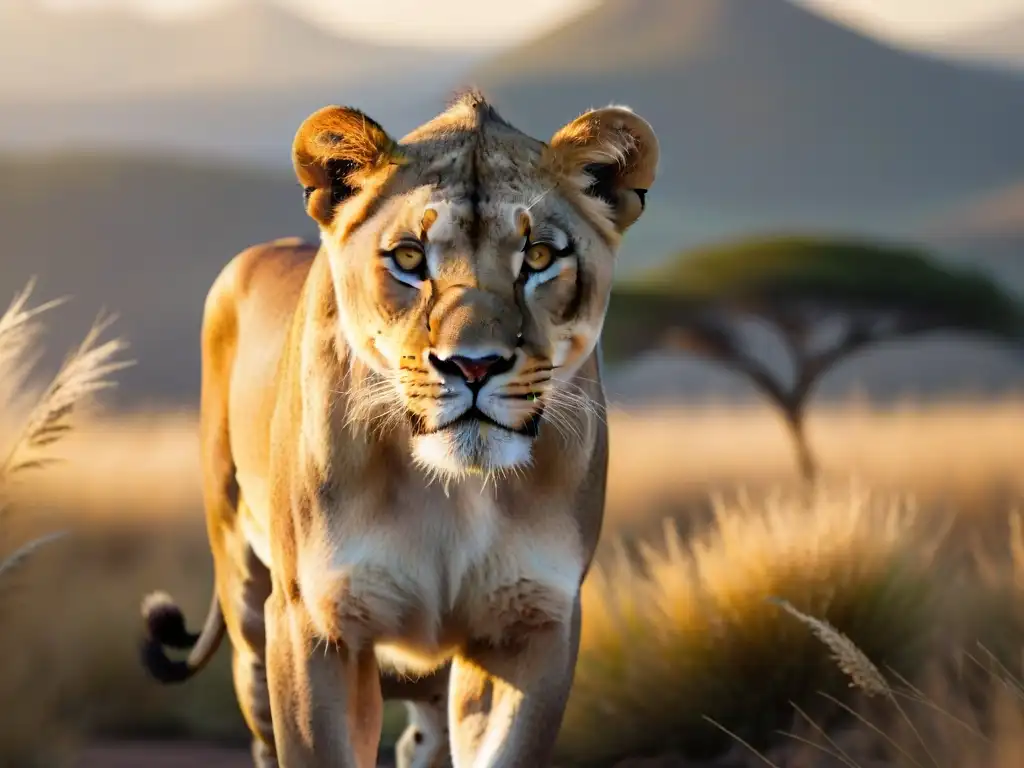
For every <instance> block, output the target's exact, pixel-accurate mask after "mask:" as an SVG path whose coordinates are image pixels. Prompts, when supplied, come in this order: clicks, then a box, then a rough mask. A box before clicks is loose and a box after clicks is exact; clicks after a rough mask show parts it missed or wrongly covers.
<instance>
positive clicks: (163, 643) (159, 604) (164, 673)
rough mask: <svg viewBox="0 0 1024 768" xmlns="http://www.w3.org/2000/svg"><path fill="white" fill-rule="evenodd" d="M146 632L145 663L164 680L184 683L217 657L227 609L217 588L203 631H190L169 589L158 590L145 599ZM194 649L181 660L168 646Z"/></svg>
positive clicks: (143, 615) (143, 642)
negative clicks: (215, 654)
mask: <svg viewBox="0 0 1024 768" xmlns="http://www.w3.org/2000/svg"><path fill="white" fill-rule="evenodd" d="M142 620H143V622H144V624H145V635H144V637H143V639H142V664H143V666H145V667H146V670H147V671H148V672H149V674H150V675H152V676H153V677H154V678H156V679H157V680H159V681H160V682H161V683H182V682H184V681H186V680H188V679H189V678H190V677H192V676H193V675H194V674H196V673H197V672H199V671H200V670H202V668H203V667H205V666H206V664H207V662H209V660H210V659H211V658H213V654H214V653H216V651H217V648H218V647H220V642H221V640H222V639H223V638H224V629H225V626H224V613H223V611H221V607H220V601H219V600H218V599H217V593H216V591H214V593H213V599H212V600H211V601H210V609H209V611H208V612H207V614H206V623H205V624H204V625H203V630H202V632H200V633H199V634H194V633H192V632H189V631H188V629H187V628H186V626H185V616H184V614H183V613H182V612H181V608H179V607H178V605H177V603H175V602H174V600H173V599H172V598H171V596H170V595H168V594H166V593H165V592H154V593H152V594H150V595H147V596H146V599H145V600H143V601H142ZM167 648H174V649H176V650H187V651H190V653H189V655H188V658H186V659H184V660H181V661H178V660H175V659H172V658H170V657H169V656H168V655H167V652H166V649H167Z"/></svg>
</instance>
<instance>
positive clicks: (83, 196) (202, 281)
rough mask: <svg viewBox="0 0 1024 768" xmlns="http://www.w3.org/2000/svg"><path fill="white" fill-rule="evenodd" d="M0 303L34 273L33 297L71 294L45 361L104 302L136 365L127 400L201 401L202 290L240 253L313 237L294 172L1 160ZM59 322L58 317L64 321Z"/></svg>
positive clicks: (51, 360) (148, 162)
mask: <svg viewBox="0 0 1024 768" xmlns="http://www.w3.org/2000/svg"><path fill="white" fill-rule="evenodd" d="M0 232H3V233H4V246H3V253H2V255H0V293H2V294H6V295H0V304H2V305H6V303H7V302H8V301H9V300H10V298H11V297H12V296H13V295H14V293H15V292H16V291H17V290H19V289H20V288H21V287H22V286H23V285H24V284H25V282H26V281H27V280H28V279H29V278H30V277H31V276H33V275H37V276H38V283H37V287H36V290H35V294H34V296H35V299H36V300H39V301H42V300H46V299H51V298H54V297H57V296H62V295H66V294H70V295H71V296H72V297H73V298H72V301H71V302H70V303H69V304H68V305H66V306H64V307H61V308H59V309H57V310H54V312H55V313H56V314H55V315H54V321H53V323H52V325H51V326H50V328H51V329H52V330H51V332H49V333H48V334H47V340H46V341H47V353H48V354H47V360H46V363H47V364H48V365H51V366H52V365H55V364H56V362H58V360H59V358H60V357H62V356H63V355H64V353H65V352H66V351H67V350H68V348H69V347H70V345H72V344H77V343H78V341H80V340H81V339H80V337H81V335H82V334H83V333H84V332H85V329H86V327H87V325H88V323H89V322H90V321H91V320H92V319H93V318H94V317H95V316H96V314H97V312H98V311H99V310H100V309H101V308H103V307H105V308H107V309H108V310H110V311H113V312H116V313H118V315H119V319H118V321H117V324H116V325H115V326H114V329H115V330H116V332H118V333H121V334H123V335H124V336H125V337H126V338H127V339H128V341H129V342H130V343H131V345H132V349H131V352H130V354H131V356H132V357H134V358H135V359H136V360H137V361H138V363H137V365H136V366H135V367H133V368H130V369H128V370H126V371H123V372H121V373H120V374H119V375H118V381H119V382H120V386H119V390H118V393H117V398H118V401H119V402H121V403H126V404H127V403H134V402H139V401H140V400H150V399H153V400H164V401H173V402H179V403H181V402H195V400H196V399H197V398H198V393H199V356H198V340H199V328H200V320H201V315H202V307H203V300H204V297H205V292H206V290H207V288H208V287H209V285H210V284H211V282H212V281H213V279H214V277H215V276H216V274H217V272H218V271H219V270H220V269H221V267H222V266H223V265H224V264H225V263H226V262H227V261H228V259H230V258H231V257H232V256H233V255H234V254H235V253H236V252H238V251H239V250H241V249H243V248H245V247H246V246H248V245H250V244H252V243H255V242H259V241H261V240H265V239H272V238H275V237H282V236H286V235H293V234H297V235H305V236H309V237H312V236H314V235H315V232H314V231H313V227H312V224H311V222H310V221H309V219H308V217H307V216H306V214H305V212H304V211H303V208H302V193H301V190H300V189H299V188H298V185H297V184H296V183H295V182H294V181H293V179H292V178H291V177H289V176H286V175H284V174H283V173H282V174H269V173H262V172H255V171H247V170H243V169H239V168H234V167H230V166H225V165H217V166H213V165H205V164H201V163H199V162H189V163H185V162H181V161H177V160H170V159H166V160H165V159H155V158H151V157H144V156H138V157H133V156H127V155H118V156H115V155H99V154H98V155H58V156H49V157H39V158H29V159H11V158H6V159H4V158H0ZM58 317H59V318H60V319H59V320H57V318H58Z"/></svg>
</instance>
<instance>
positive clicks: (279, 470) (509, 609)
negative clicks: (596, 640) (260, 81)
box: [145, 93, 658, 768]
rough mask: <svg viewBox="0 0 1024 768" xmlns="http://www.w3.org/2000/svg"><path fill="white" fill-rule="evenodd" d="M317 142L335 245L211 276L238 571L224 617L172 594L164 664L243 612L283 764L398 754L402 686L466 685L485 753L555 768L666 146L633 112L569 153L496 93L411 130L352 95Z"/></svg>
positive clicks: (256, 725)
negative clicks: (601, 342) (390, 724)
mask: <svg viewBox="0 0 1024 768" xmlns="http://www.w3.org/2000/svg"><path fill="white" fill-rule="evenodd" d="M293 161H294V167H295V171H296V174H297V176H298V179H299V182H300V183H301V185H302V187H303V188H304V190H305V199H306V209H307V211H308V213H309V215H310V216H311V217H312V218H313V219H314V220H316V222H317V224H318V225H319V228H320V232H321V244H320V246H319V248H314V247H308V246H302V245H299V244H297V243H294V242H281V241H279V242H276V243H270V244H265V245H262V246H257V247H255V248H251V249H249V250H247V251H245V252H243V253H242V254H240V255H238V256H237V257H235V259H234V260H233V261H232V262H231V263H230V264H228V266H227V267H225V269H224V271H223V272H222V273H221V275H220V276H219V277H218V278H217V280H216V282H215V283H214V285H213V287H212V289H211V290H210V293H209V296H208V298H207V302H206V308H205V313H204V319H203V331H202V403H201V440H202V466H203V483H204V495H205V505H206V511H207V522H208V533H209V539H210V545H211V548H212V550H213V556H214V562H215V572H216V591H215V595H214V598H213V602H212V605H211V608H210V612H209V616H208V619H207V622H206V626H205V627H204V629H203V631H202V633H201V634H200V635H192V634H190V633H188V632H187V631H186V629H185V623H184V620H183V618H182V616H181V613H180V611H178V609H177V608H175V607H174V605H173V603H171V602H170V601H169V599H168V598H166V597H161V598H158V599H150V600H149V601H148V602H147V604H146V609H145V614H146V621H147V627H148V636H147V640H146V643H145V655H146V659H147V663H148V666H149V668H150V670H151V671H152V672H153V673H154V675H156V676H157V677H158V678H159V679H163V680H168V681H170V680H181V679H184V678H186V677H188V676H190V675H191V674H193V673H194V672H195V671H197V670H198V669H200V668H201V667H202V666H203V665H204V664H205V663H206V661H207V660H208V659H209V658H210V656H211V655H212V653H213V652H214V650H215V649H216V646H217V644H218V642H219V640H220V638H221V636H222V635H223V633H224V630H225V628H226V630H227V633H228V635H229V636H230V638H231V644H232V647H233V651H234V677H235V685H236V690H237V693H238V699H239V703H240V705H241V709H242V711H243V713H244V715H245V718H246V721H247V723H248V724H249V727H250V728H251V730H252V733H253V736H254V756H255V758H256V761H257V764H258V765H260V766H273V765H281V766H285V768H307V767H312V766H325V767H326V766H330V767H331V768H342V767H345V766H347V767H353V768H354V767H355V766H359V767H360V768H369V766H374V765H376V759H377V748H378V740H379V736H380V729H381V711H382V698H383V696H384V695H387V696H389V697H393V698H401V699H407V700H413V701H424V702H430V701H435V702H436V701H442V700H444V699H443V696H444V693H445V691H447V720H448V722H447V724H446V726H447V728H448V730H449V731H450V734H449V737H448V745H449V748H450V750H451V757H452V760H453V763H454V765H455V766H457V768H469V767H470V766H473V767H474V768H484V767H485V766H501V767H502V768H512V767H513V766H519V767H522V768H539V767H541V766H545V765H549V764H550V760H551V757H552V752H553V749H554V743H555V738H556V735H557V733H558V730H559V726H560V724H561V720H562V715H563V710H564V708H565V704H566V699H567V696H568V693H569V688H570V685H571V683H572V679H573V670H574V667H575V661H576V654H577V648H578V642H579V628H580V602H579V593H580V585H581V583H582V581H583V579H584V576H585V575H586V573H587V569H588V568H589V566H590V563H591V559H592V556H593V553H594V549H595V546H596V544H597V540H598V535H599V533H600V529H601V521H602V516H603V507H604V495H605V477H606V468H607V456H608V436H607V428H606V425H605V421H604V415H605V414H604V396H603V392H602V386H601V368H600V363H599V352H598V339H599V337H600V334H601V328H602V323H603V320H604V316H605V312H606V307H607V302H608V298H609V293H610V290H611V285H612V272H613V266H614V260H615V254H616V251H617V249H618V247H619V243H620V239H621V236H622V234H623V232H625V230H626V229H627V228H628V227H629V226H630V225H632V224H633V223H634V222H635V221H636V220H637V219H638V218H639V216H640V215H641V212H642V211H643V209H644V201H645V195H646V192H647V190H648V189H649V188H650V187H651V185H652V183H653V182H654V177H655V169H656V166H657V161H658V142H657V139H656V138H655V135H654V132H653V131H652V129H651V127H650V126H649V125H648V124H647V122H645V121H644V120H643V119H641V118H640V117H638V116H637V115H635V114H634V113H633V112H632V111H630V110H629V109H627V108H623V107H608V108H606V109H598V110H594V111H590V112H587V113H586V114H584V115H582V116H581V117H579V118H577V119H576V120H574V121H572V122H571V123H569V124H568V125H566V126H565V127H564V128H562V129H561V130H559V131H558V132H557V133H555V135H554V136H553V137H552V139H551V140H550V141H549V142H548V143H546V144H545V143H543V142H541V141H538V140H536V139H533V138H530V137H529V136H526V135H525V134H523V133H521V132H520V131H518V130H517V129H515V128H513V127H512V126H511V125H509V124H508V123H507V122H506V121H505V120H503V119H502V118H501V117H500V116H499V115H498V114H497V112H495V110H494V109H493V108H492V107H491V106H490V105H489V104H488V103H487V102H486V101H485V100H484V99H483V98H482V97H481V96H480V95H478V94H473V93H471V94H468V95H465V96H463V97H461V98H460V99H458V100H457V101H456V102H455V103H454V104H453V105H452V106H451V107H450V108H448V109H447V110H446V111H445V112H443V113H442V114H441V115H439V116H438V117H436V118H434V119H433V120H431V121H430V122H428V123H426V124H425V125H423V126H421V127H420V128H418V129H416V130H414V131H413V132H412V133H410V134H409V135H408V136H406V137H405V138H404V139H402V140H401V141H400V142H396V141H394V140H393V139H392V138H391V137H390V136H389V135H388V134H387V133H386V132H385V131H384V129H383V128H381V127H380V126H379V125H378V124H377V123H375V122H374V121H373V120H371V119H370V118H368V117H367V116H365V115H364V114H362V113H361V112H359V111H358V110H355V109H349V108H343V107H326V108H324V109H322V110H320V111H318V112H316V113H314V114H313V115H311V116H310V117H309V118H308V119H307V120H306V121H305V122H304V123H303V124H302V126H301V127H300V128H299V130H298V133H297V134H296V137H295V141H294V146H293ZM166 646H171V647H192V652H191V655H190V656H189V658H188V660H187V661H182V662H174V661H171V660H170V659H169V658H168V657H167V656H166V655H165V653H164V647H166ZM382 668H383V669H385V670H391V671H392V674H389V675H387V676H385V677H383V678H382V677H381V676H380V675H381V669H382ZM395 670H397V671H398V672H402V673H409V674H411V675H412V677H411V678H409V679H403V678H398V677H394V676H393V671H395ZM438 670H439V671H438ZM431 673H433V674H431ZM449 678H450V679H449ZM382 681H383V682H384V684H385V685H384V688H385V689H386V690H385V691H384V692H383V694H382ZM439 694H440V696H439Z"/></svg>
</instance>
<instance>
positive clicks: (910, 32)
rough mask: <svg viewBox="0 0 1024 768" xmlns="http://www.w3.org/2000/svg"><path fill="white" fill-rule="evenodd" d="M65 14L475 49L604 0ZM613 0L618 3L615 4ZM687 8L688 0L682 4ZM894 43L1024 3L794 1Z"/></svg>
mask: <svg viewBox="0 0 1024 768" xmlns="http://www.w3.org/2000/svg"><path fill="white" fill-rule="evenodd" d="M37 1H38V2H40V3H41V4H43V5H45V6H48V7H52V8H60V9H73V8H101V7H117V8H132V9H134V10H136V11H138V12H140V13H142V14H144V15H146V16H148V17H150V18H157V19H162V20H175V19H184V18H190V17H194V16H196V15H198V14H202V13H204V12H207V11H211V10H214V9H216V8H218V7H224V6H225V5H229V4H238V3H244V2H273V3H275V4H278V5H281V6H283V7H287V8H290V9H292V10H294V11H296V12H298V13H300V14H301V15H302V16H304V17H305V18H307V19H309V20H311V21H314V22H316V23H320V24H323V25H324V26H325V27H327V28H329V29H331V30H333V31H335V32H337V33H339V34H349V35H352V34H354V35H357V36H360V37H368V38H373V39H378V40H382V41H384V40H386V41H390V42H396V43H402V42H408V43H413V42H415V43H417V44H420V45H424V44H425V45H439V46H451V45H457V46H460V47H473V46H478V45H488V44H494V43H498V42H503V43H512V42H516V41H518V40H523V39H526V38H529V37H531V36H533V35H536V34H538V33H541V32H543V31H545V30H546V29H550V28H553V27H555V26H557V25H558V24H559V23H561V22H563V21H564V20H566V19H568V18H571V17H572V16H573V15H575V14H578V13H580V12H582V11H584V10H586V9H587V8H589V7H592V6H593V5H595V4H596V3H598V2H599V1H600V0H516V2H515V3H514V4H513V5H509V4H504V3H486V2H482V0H430V2H424V0H377V2H369V3H368V2H364V1H363V0H37ZM614 1H615V0H612V2H614ZM680 1H682V0H680ZM793 1H794V2H797V3H799V4H802V5H806V6H810V7H812V8H815V9H816V10H818V11H820V12H823V13H825V14H827V15H830V16H833V17H834V18H837V19H839V20H843V21H846V22H848V23H852V24H854V25H856V26H859V27H862V28H865V29H867V30H869V31H871V32H874V33H877V34H880V35H882V36H884V37H890V38H893V39H903V40H907V41H914V40H917V41H923V40H928V39H936V38H939V37H942V36H943V35H945V34H947V33H951V32H954V31H957V30H961V29H967V28H970V27H980V26H984V25H987V24H992V23H995V22H996V21H998V20H999V19H1000V18H1005V17H1007V16H1010V15H1012V14H1014V13H1021V14H1024V0H941V1H940V0H793Z"/></svg>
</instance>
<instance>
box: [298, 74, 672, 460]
mask: <svg viewBox="0 0 1024 768" xmlns="http://www.w3.org/2000/svg"><path fill="white" fill-rule="evenodd" d="M293 160H294V165H295V169H296V173H297V175H298V178H299V181H300V183H301V184H302V185H303V187H304V189H305V194H306V205H307V211H308V212H309V215H310V216H312V217H313V219H315V220H316V222H317V223H318V224H319V226H320V230H321V236H322V240H323V244H324V246H325V249H326V251H327V254H328V257H329V261H330V265H331V271H332V275H333V280H334V284H335V291H336V293H337V297H338V304H339V317H340V322H341V330H342V332H343V334H344V336H345V338H346V340H347V342H348V344H349V345H350V346H351V348H352V350H353V351H354V353H355V355H356V356H357V357H358V358H359V359H360V360H361V361H362V362H363V363H365V364H366V365H367V366H369V367H370V368H371V369H372V370H373V371H375V372H376V374H378V375H379V376H380V379H381V380H380V382H379V383H378V384H377V385H375V386H373V387H372V388H371V391H370V393H369V394H366V395H365V396H366V397H369V398H370V399H371V400H373V401H374V402H377V403H381V404H384V403H386V404H387V408H388V409H389V410H390V411H391V412H396V411H400V412H401V413H402V415H403V416H404V419H403V421H404V422H405V423H406V424H407V425H408V428H409V430H410V434H411V439H412V452H413V455H414V457H415V458H416V460H417V461H418V462H420V463H421V464H423V465H424V466H426V467H428V468H430V469H432V470H434V471H437V472H439V473H441V474H443V475H446V476H451V475H459V474H461V473H464V472H467V471H476V470H483V471H487V470H502V469H509V468H515V467H518V466H521V465H525V464H528V463H529V462H530V458H531V451H532V445H533V440H534V438H535V437H536V436H537V434H538V431H539V430H540V429H541V428H542V424H543V420H544V416H545V410H546V409H548V411H549V413H548V415H549V416H550V409H551V408H552V407H557V406H558V404H559V403H561V404H562V405H563V406H565V405H566V404H570V403H571V402H572V400H573V394H572V392H571V391H570V390H569V387H570V386H571V385H570V383H569V382H570V381H571V380H572V378H573V375H574V373H575V372H576V371H577V370H578V368H579V367H580V365H581V364H582V363H583V362H584V361H585V360H586V359H587V357H588V356H589V355H590V354H591V352H592V351H593V350H594V347H595V345H596V344H597V341H598V337H599V336H600V333H601V327H602V323H603V321H604V316H605V312H606V308H607V302H608V297H609V293H610V290H611V285H612V273H613V266H614V257H615V253H616V251H617V248H618V245H619V241H620V238H621V236H622V233H623V232H624V231H625V230H626V229H627V228H628V227H629V226H630V225H632V224H633V223H634V222H635V221H636V220H637V219H638V218H639V217H640V215H641V213H642V211H643V208H644V197H645V194H646V192H647V190H648V189H649V188H650V186H651V184H652V183H653V182H654V177H655V169H656V166H657V161H658V143H657V139H656V138H655V135H654V132H653V131H652V130H651V127H650V126H649V125H648V124H647V122H645V121H644V120H643V119H641V118H640V117H638V116H637V115H635V114H634V113H633V112H632V111H630V110H629V109H627V108H623V107H608V108H606V109H598V110H594V111H591V112H588V113H586V114H584V115H583V116H581V117H579V118H578V119H576V120H574V121H573V122H571V123H569V124H568V125H566V126H565V127H564V128H562V129H561V130H559V131H558V132H557V133H556V134H555V135H554V137H553V138H552V139H551V140H550V141H549V142H548V143H546V144H545V143H543V142H541V141H538V140H536V139H533V138H531V137H529V136H527V135H525V134H523V133H521V132H520V131H518V130H516V129H515V128H514V127H512V126H511V125H509V124H508V123H507V122H505V121H504V120H503V119H502V118H501V117H500V116H499V115H498V114H497V113H496V112H495V111H494V109H493V108H492V107H491V106H490V105H489V104H488V103H487V102H486V101H485V100H484V99H483V98H481V97H480V96H478V95H476V94H470V95H468V96H464V97H462V98H461V99H459V100H458V101H457V102H456V103H455V104H453V105H452V106H451V107H450V108H449V109H448V110H447V111H445V112H444V113H442V114H441V115H439V116H438V117H437V118H435V119H434V120H432V121H430V122H428V123H426V124H425V125H423V126H421V127H420V128H418V129H416V130H415V131H413V132H412V133H410V134H409V135H408V136H406V137H405V138H404V139H402V140H401V141H400V142H396V141H395V140H393V139H392V138H391V137H390V136H389V135H388V134H387V133H386V132H385V131H384V129H383V128H381V127H380V126H379V125H378V124H377V123H375V122H374V121H373V120H371V119H370V118H368V117H366V116H365V115H363V114H362V113H361V112H359V111H357V110H354V109H349V108H343V107H326V108H324V109H322V110H320V111H318V112H316V113H314V114H313V115H311V116H310V117H309V118H308V119H307V120H306V121H305V122H304V123H303V125H302V127H301V128H300V129H299V131H298V133H297V134H296V137H295V144H294V149H293Z"/></svg>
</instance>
